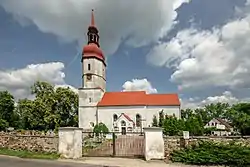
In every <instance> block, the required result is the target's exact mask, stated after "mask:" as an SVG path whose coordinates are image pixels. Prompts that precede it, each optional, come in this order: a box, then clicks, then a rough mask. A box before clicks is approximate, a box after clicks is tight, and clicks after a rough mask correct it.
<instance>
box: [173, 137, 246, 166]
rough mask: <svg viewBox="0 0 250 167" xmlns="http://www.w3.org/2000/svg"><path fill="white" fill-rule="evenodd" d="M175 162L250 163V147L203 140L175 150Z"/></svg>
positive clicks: (241, 164)
mask: <svg viewBox="0 0 250 167" xmlns="http://www.w3.org/2000/svg"><path fill="white" fill-rule="evenodd" d="M170 158H171V160H172V161H173V162H181V163H186V164H192V165H228V166H237V167H238V166H239V167H240V166H248V165H250V147H246V146H242V145H241V144H237V143H235V142H232V143H229V144H223V143H214V142H207V141H203V142H200V143H199V144H197V145H193V146H190V147H188V148H186V149H182V150H178V151H174V152H173V153H172V154H171V155H170Z"/></svg>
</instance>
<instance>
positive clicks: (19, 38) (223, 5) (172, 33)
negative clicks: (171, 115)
mask: <svg viewBox="0 0 250 167" xmlns="http://www.w3.org/2000/svg"><path fill="white" fill-rule="evenodd" d="M22 2H24V3H22V4H20V3H19V2H17V1H14V0H7V1H6V0H0V56H1V61H0V70H1V71H0V76H1V78H2V79H3V78H4V79H6V80H5V82H3V81H2V82H1V79H0V89H8V90H9V91H11V92H13V94H14V95H16V96H17V97H20V98H22V97H25V96H27V95H28V93H27V88H28V86H29V85H30V84H31V83H32V82H33V81H34V80H36V79H44V80H48V81H49V82H52V83H55V84H62V85H63V84H67V85H72V86H73V87H75V88H78V87H81V62H80V59H81V55H80V54H79V53H80V52H81V49H82V47H83V46H84V45H85V44H86V32H87V27H88V24H89V21H90V11H91V8H95V9H96V15H95V16H96V24H97V26H98V27H99V30H100V38H101V47H102V48H103V49H104V53H105V56H106V57H107V64H108V69H107V91H121V90H122V89H133V90H134V89H139V90H140V89H145V90H149V91H150V89H151V88H148V87H152V88H156V89H157V92H158V93H175V92H176V93H178V94H179V95H180V97H181V99H182V100H183V101H185V102H183V103H185V104H186V105H187V106H191V107H192V106H194V105H200V104H201V103H208V102H213V101H216V100H222V101H223V100H224V101H226V100H228V101H229V102H235V101H238V100H242V99H248V97H249V93H247V91H246V90H248V91H249V88H250V82H249V81H248V80H247V81H245V80H243V81H242V80H240V79H241V78H239V77H240V76H241V75H235V76H231V75H229V74H230V73H233V71H231V72H230V73H228V71H230V70H229V69H227V70H223V72H226V71H227V73H225V75H222V74H223V72H222V71H221V70H219V69H218V70H216V71H213V72H212V73H208V72H207V71H205V70H198V71H199V72H200V73H199V74H198V73H197V71H196V72H194V71H192V68H190V69H188V70H187V71H183V70H184V69H185V70H186V69H187V68H184V67H183V66H181V64H182V65H183V64H184V61H185V60H186V61H185V65H186V64H187V62H188V61H187V60H188V59H191V58H196V59H197V61H198V60H200V59H199V58H198V56H199V55H198V54H197V55H196V53H198V52H199V53H200V54H201V53H202V54H204V55H205V54H206V53H207V51H206V50H205V51H204V53H203V52H201V48H203V47H204V46H203V47H197V46H199V44H201V43H203V41H206V40H208V42H209V46H210V47H211V46H212V45H213V42H215V44H214V46H218V45H216V42H218V41H215V40H213V38H210V37H211V36H212V37H215V35H218V33H217V31H219V32H224V31H223V30H224V29H223V28H222V27H224V26H225V25H227V24H229V23H231V22H235V21H238V20H239V18H244V19H245V17H246V18H247V16H248V12H247V11H248V8H247V7H248V6H247V5H246V0H237V1H235V0H219V1H218V0H202V1H201V0H190V1H189V2H188V1H186V2H188V3H184V0H183V1H182V0H172V2H169V3H164V5H169V6H164V7H161V5H159V4H160V2H161V1H160V0H159V1H157V3H158V2H159V4H158V5H155V6H152V4H150V3H149V4H145V3H143V2H144V1H140V2H139V1H138V4H139V3H141V5H145V6H144V7H143V8H144V9H137V8H136V6H138V4H137V5H133V2H134V1H127V2H126V4H125V3H124V2H123V3H124V4H121V3H122V2H121V1H120V4H119V3H118V2H115V0H113V1H112V0H109V1H108V2H107V3H113V4H114V5H113V6H112V5H106V4H101V2H100V1H96V2H90V1H89V0H78V1H72V2H68V3H75V4H68V5H79V6H81V5H82V6H84V9H83V10H84V11H81V10H80V9H79V12H73V11H71V9H70V7H69V8H68V11H65V12H63V9H67V4H65V3H62V4H60V2H59V1H54V2H55V4H52V3H51V1H47V0H46V1H44V3H40V2H38V1H37V2H35V1H33V2H32V0H23V1H22ZM98 2H99V4H98ZM155 2H156V1H155ZM177 2H181V4H182V5H181V6H179V7H178V8H176V9H174V7H173V6H174V5H175V3H177ZM50 3H51V4H50ZM60 5H61V8H59V7H58V6H60ZM63 5H66V6H63ZM171 5H172V6H171ZM124 6H125V7H124ZM148 7H151V10H152V13H150V11H151V10H148V9H147V8H148ZM36 8H37V9H36ZM79 8H80V7H79ZM109 8H110V9H109ZM114 8H116V9H114ZM120 8H121V9H120ZM123 8H128V9H131V11H132V12H129V13H128V10H125V9H123ZM77 9H78V8H77ZM137 11H139V12H137ZM158 11H161V13H160V14H159V13H157V12H158ZM175 11H176V12H175ZM239 11H240V12H239ZM81 12H82V13H81ZM102 12H103V13H102ZM174 12H175V13H174ZM137 13H139V14H137ZM175 14H176V15H175ZM114 15H116V17H114ZM131 17H132V18H131ZM72 18H73V19H72ZM70 19H72V20H73V21H71V20H70ZM74 19H75V21H74ZM81 20H82V23H81ZM246 20H247V19H246ZM78 24H79V25H78ZM119 24H120V25H119ZM234 27H235V26H234ZM248 28H249V27H248ZM162 29H164V31H163V33H160V31H161V30H162ZM214 29H216V30H217V31H216V30H214ZM244 30H245V29H244ZM186 31H189V32H190V31H194V32H193V33H191V34H190V33H188V32H186ZM205 32H207V33H208V32H210V34H209V35H206V34H205V35H204V33H205ZM225 32H226V31H225ZM230 32H231V31H230ZM249 32H250V30H249ZM185 33H186V36H184V35H181V34H185ZM246 33H248V32H246ZM178 34H179V37H178ZM221 34H223V33H221ZM236 35H237V34H236ZM224 36H225V41H223V42H224V43H222V44H223V47H224V48H227V47H228V46H227V44H228V41H229V40H228V38H226V37H227V36H226V35H224ZM176 37H177V38H176ZM198 37H199V40H201V42H197V41H195V39H196V38H198ZM187 38H188V39H187ZM234 38H235V39H236V38H237V36H233V37H232V36H230V42H232V41H233V42H232V43H234V44H235V41H237V40H234ZM176 39H179V40H181V41H182V42H181V43H180V44H178V47H176V46H177V45H169V44H170V43H171V42H172V44H173V43H174V41H175V40H176ZM210 39H211V40H210ZM218 39H220V38H219V37H218ZM226 40H228V41H226ZM175 42H176V41H175ZM185 42H187V43H192V42H193V43H194V45H192V49H191V50H189V51H188V53H187V52H186V50H185V48H184V45H183V43H185ZM174 44H176V43H174ZM205 44H207V43H204V45H205ZM161 45H162V47H163V49H161V50H160V49H159V47H160V46H161ZM180 45H183V46H181V47H180ZM224 45H225V46H224ZM235 45H236V46H237V44H235ZM185 46H186V45H185ZM230 46H231V45H230ZM205 48H206V47H205ZM208 48H209V47H208ZM211 48H213V49H214V51H213V52H212V53H209V55H207V56H211V57H212V56H217V55H216V54H218V55H221V54H222V55H223V54H224V52H226V51H227V49H223V52H222V51H221V50H219V49H218V47H216V48H215V47H211ZM211 48H210V49H211ZM219 48H221V47H219ZM230 48H232V47H230ZM174 49H176V50H174ZM195 49H199V50H195ZM203 49H204V48H203ZM225 50H226V51H225ZM179 52H180V53H179ZM243 52H244V53H246V50H245V49H244V48H242V50H239V49H235V50H233V51H231V50H230V53H225V56H227V55H231V53H232V54H234V55H235V56H237V54H243ZM177 53H178V54H177ZM183 55H187V56H186V57H183ZM207 56H204V57H207ZM228 57H229V56H228ZM170 58H171V59H170ZM244 58H246V57H244ZM172 59H174V60H172ZM202 59H203V58H202ZM222 59H223V60H224V59H227V58H222ZM239 59H241V57H240V58H239ZM242 59H243V57H242ZM192 60H194V59H192ZM248 60H249V59H247V62H248ZM197 61H195V62H196V63H197ZM204 61H205V59H204ZM204 61H202V62H201V63H204ZM208 61H209V58H208ZM212 61H213V60H211V62H212ZM214 61H215V63H214V64H215V66H216V67H222V66H225V67H226V66H227V65H232V64H230V63H231V58H230V60H228V64H225V63H224V64H221V63H218V64H217V60H216V59H214ZM218 61H219V60H218ZM51 62H60V63H63V64H64V67H58V68H56V67H55V68H52V67H51V68H52V69H49V67H47V66H46V65H44V66H39V68H37V69H36V70H31V69H30V70H27V65H30V64H37V65H39V64H40V65H41V64H48V63H51ZM182 62H183V63H182ZM189 62H191V60H190V61H189ZM169 63H170V64H172V65H168V64H169ZM214 64H212V63H208V66H207V67H206V65H205V66H202V67H204V68H207V69H216V68H214V67H212V65H214ZM244 65H245V64H244ZM194 66H195V64H193V66H192V67H194ZM237 67H242V64H237ZM244 67H245V66H244ZM45 68H46V69H45ZM182 68H183V69H182ZM197 68H198V66H197ZM21 69H23V71H22V73H17V71H18V70H21ZM25 69H26V71H25ZM43 70H44V71H43ZM53 70H54V71H55V73H53ZM189 70H191V71H189ZM233 70H234V71H236V70H237V69H236V67H235V69H233ZM7 71H8V72H7ZM10 71H11V72H12V73H13V72H14V73H15V72H16V73H15V74H13V76H14V78H16V76H17V75H18V77H20V78H18V83H19V84H18V85H15V84H14V82H15V81H12V80H11V79H10V78H11V76H8V75H7V74H6V73H8V74H9V75H11V73H10ZM32 71H33V72H34V71H36V73H34V74H32ZM46 72H47V73H48V74H47V73H46ZM175 72H177V73H178V75H177V73H176V75H173V74H175ZM191 72H194V75H191ZM202 72H203V73H204V75H203V74H202ZM214 72H218V73H219V74H218V75H217V73H216V74H215V73H214ZM61 74H63V76H64V75H65V78H63V77H62V78H60V77H59V79H54V78H57V77H58V75H61ZM189 74H190V75H189ZM247 74H250V72H249V73H247ZM21 75H22V77H21ZM242 75H243V74H242ZM244 75H246V74H244ZM13 76H12V77H13ZM47 76H48V77H51V78H46V77H47ZM55 76H56V77H55ZM218 76H221V78H220V77H218ZM223 76H227V77H223ZM37 77H38V78H37ZM171 77H172V79H171ZM229 78H230V79H229ZM8 79H9V80H8ZM16 79H17V78H16ZM133 79H138V80H142V79H146V81H147V83H145V82H136V81H133ZM220 79H221V81H219V80H220ZM7 80H8V82H7ZM195 80H197V82H196V81H195ZM198 80H199V81H198ZM203 80H204V83H201V81H203ZM233 80H235V84H233V83H234V82H233ZM126 81H129V83H127V85H130V87H129V86H128V87H126V88H123V84H124V83H125V82H126ZM215 81H218V83H215ZM229 81H230V82H231V81H232V84H228V82H229ZM148 82H150V85H148ZM7 83H10V84H7ZM238 83H240V84H238ZM20 85H23V86H20ZM131 85H132V86H131ZM180 87H182V88H180ZM25 91H26V92H25ZM209 97H210V98H209ZM211 99H212V100H211Z"/></svg>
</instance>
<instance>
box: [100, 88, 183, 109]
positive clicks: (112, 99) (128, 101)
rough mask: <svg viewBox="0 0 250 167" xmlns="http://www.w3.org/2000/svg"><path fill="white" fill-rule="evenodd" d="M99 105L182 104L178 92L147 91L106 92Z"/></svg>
mask: <svg viewBox="0 0 250 167" xmlns="http://www.w3.org/2000/svg"><path fill="white" fill-rule="evenodd" d="M98 106H99V107H101V106H180V100H179V97H178V95H177V94H146V92H145V91H133V92H105V94H104V96H103V97H102V99H101V101H100V102H99V103H98Z"/></svg>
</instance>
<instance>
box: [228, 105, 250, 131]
mask: <svg viewBox="0 0 250 167" xmlns="http://www.w3.org/2000/svg"><path fill="white" fill-rule="evenodd" d="M226 117H227V119H228V120H230V121H231V123H232V124H233V126H234V128H236V129H238V130H239V131H240V133H241V134H242V135H250V103H238V104H235V105H233V106H232V107H231V108H230V109H229V110H228V112H227V114H226Z"/></svg>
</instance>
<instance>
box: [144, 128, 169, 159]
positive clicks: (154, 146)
mask: <svg viewBox="0 0 250 167" xmlns="http://www.w3.org/2000/svg"><path fill="white" fill-rule="evenodd" d="M144 132H145V152H144V154H145V159H146V161H149V160H152V159H164V150H165V149H164V140H163V133H162V128H158V127H147V128H144Z"/></svg>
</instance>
